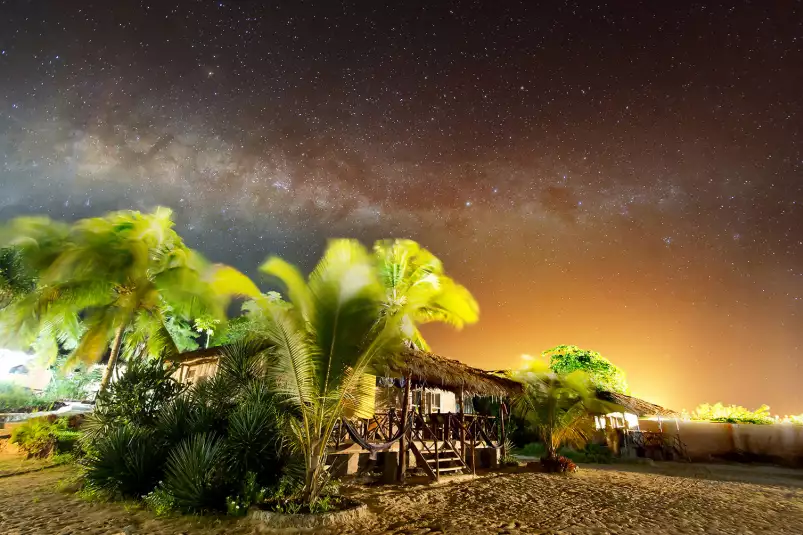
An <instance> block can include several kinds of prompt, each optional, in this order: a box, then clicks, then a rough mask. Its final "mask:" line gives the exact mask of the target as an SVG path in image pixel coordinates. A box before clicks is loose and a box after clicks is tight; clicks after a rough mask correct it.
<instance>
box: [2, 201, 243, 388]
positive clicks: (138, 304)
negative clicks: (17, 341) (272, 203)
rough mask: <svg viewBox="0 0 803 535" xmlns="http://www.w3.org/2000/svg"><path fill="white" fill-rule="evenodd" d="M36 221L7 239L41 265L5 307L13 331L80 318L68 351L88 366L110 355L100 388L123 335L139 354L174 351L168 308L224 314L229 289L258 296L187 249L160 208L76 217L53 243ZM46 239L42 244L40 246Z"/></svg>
mask: <svg viewBox="0 0 803 535" xmlns="http://www.w3.org/2000/svg"><path fill="white" fill-rule="evenodd" d="M36 221H37V222H38V223H39V224H37V225H35V226H34V225H31V224H29V223H26V221H22V222H20V223H17V224H14V223H12V231H13V229H14V228H16V229H17V230H18V231H20V230H28V231H29V232H28V234H27V235H25V234H20V233H17V235H16V236H15V239H14V242H13V243H14V244H15V245H18V246H19V247H21V251H22V252H23V255H25V254H28V255H29V256H30V258H31V265H35V266H37V267H38V270H39V283H38V284H37V287H36V289H35V291H34V292H32V293H31V294H30V295H29V296H27V297H26V298H24V299H22V300H21V301H19V303H17V304H16V305H14V307H12V308H13V310H12V314H11V315H10V317H11V318H12V322H11V328H12V329H13V328H14V327H19V328H20V329H19V330H27V332H28V333H29V334H33V335H35V336H38V333H40V332H41V331H42V330H43V328H44V327H47V326H50V325H53V324H54V323H55V322H56V321H57V320H59V319H61V318H71V319H74V318H77V317H79V316H80V317H81V318H82V320H83V325H84V332H83V333H82V335H81V337H80V343H79V344H78V346H77V347H76V348H75V350H74V352H73V355H74V357H75V358H78V359H80V360H82V361H84V362H88V363H94V362H97V361H99V360H100V359H101V358H102V357H103V355H104V354H105V353H106V351H107V350H108V351H109V360H108V364H107V366H106V371H105V373H104V375H103V379H102V381H101V387H100V389H101V391H103V390H104V389H105V388H106V386H107V385H108V383H109V380H110V379H111V377H112V373H113V372H114V368H115V365H116V363H117V359H118V357H119V354H120V350H121V347H122V345H123V337H124V335H126V333H127V339H126V344H127V345H128V346H129V347H130V348H135V349H136V351H137V352H139V353H144V354H147V355H171V354H174V353H176V352H177V350H176V347H175V344H174V342H173V340H172V338H171V337H170V334H169V332H168V330H167V325H166V322H167V314H166V312H167V311H168V310H170V311H172V313H173V314H175V315H176V316H178V317H182V318H186V319H193V318H196V317H201V316H204V317H207V316H208V317H215V318H225V308H226V305H227V303H228V298H229V296H230V295H231V294H234V293H241V294H244V295H258V293H259V292H258V290H257V289H256V287H255V286H254V285H253V283H251V281H250V280H248V279H247V277H245V276H244V275H242V274H241V273H239V272H238V271H236V270H234V269H233V268H230V267H224V266H210V265H209V264H207V262H206V261H205V260H204V259H203V258H202V257H201V256H200V255H199V254H198V253H196V252H195V251H193V250H192V249H190V248H188V247H187V246H186V245H184V243H183V241H182V239H181V237H180V236H179V235H178V234H177V233H176V232H175V231H174V230H173V221H172V219H171V211H170V210H169V209H166V208H157V209H156V210H155V211H154V212H153V213H150V214H142V213H140V212H135V211H120V212H113V213H110V214H107V215H106V216H104V217H99V218H91V219H84V220H80V221H78V222H77V223H75V224H74V225H73V226H72V227H70V228H69V229H68V231H67V232H66V233H63V232H62V237H61V239H60V240H58V241H54V240H52V235H53V232H52V229H51V225H49V224H42V223H43V220H36ZM53 226H54V227H55V228H61V227H60V226H59V225H53ZM12 234H13V232H12ZM48 240H50V241H48ZM44 242H46V243H47V247H40V243H44ZM45 253H46V254H45ZM7 329H8V327H7Z"/></svg>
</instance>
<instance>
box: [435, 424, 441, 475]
mask: <svg viewBox="0 0 803 535" xmlns="http://www.w3.org/2000/svg"><path fill="white" fill-rule="evenodd" d="M440 479H441V459H440V456H439V455H438V426H437V425H436V426H435V481H440Z"/></svg>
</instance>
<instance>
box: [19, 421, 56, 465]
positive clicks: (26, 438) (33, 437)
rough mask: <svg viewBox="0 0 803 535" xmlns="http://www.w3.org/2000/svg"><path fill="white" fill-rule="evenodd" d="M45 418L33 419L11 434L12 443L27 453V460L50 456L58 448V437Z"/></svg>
mask: <svg viewBox="0 0 803 535" xmlns="http://www.w3.org/2000/svg"><path fill="white" fill-rule="evenodd" d="M51 427H52V426H51V425H50V423H49V422H48V421H47V420H46V419H44V418H31V419H30V420H27V421H26V422H25V423H24V424H22V425H21V426H19V427H16V428H14V430H13V431H12V432H11V443H12V444H16V445H17V446H18V447H19V449H21V450H22V451H23V452H25V455H26V457H27V458H29V459H30V458H34V457H36V458H41V457H47V456H48V455H50V454H51V453H52V452H53V450H54V449H55V448H56V437H55V436H54V435H53V433H52V432H51Z"/></svg>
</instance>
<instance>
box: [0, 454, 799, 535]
mask: <svg viewBox="0 0 803 535" xmlns="http://www.w3.org/2000/svg"><path fill="white" fill-rule="evenodd" d="M71 474H72V469H71V468H69V467H58V468H53V469H48V470H44V471H41V472H34V473H28V474H23V475H15V476H12V477H6V478H2V479H0V533H2V534H4V535H34V534H35V535H49V534H54V535H79V534H81V535H84V534H87V535H107V534H108V535H117V534H127V535H145V534H154V535H177V534H182V533H184V534H188V535H189V534H198V535H212V534H231V535H238V534H251V533H256V532H257V531H256V529H255V527H254V526H252V525H250V524H249V523H248V522H247V521H244V520H241V521H237V520H234V519H230V518H226V517H220V518H216V517H174V518H167V519H157V518H155V517H154V516H153V515H152V514H151V513H149V512H148V511H145V510H142V509H141V508H140V507H138V506H136V505H134V504H102V503H87V502H84V501H82V500H80V499H79V498H77V497H75V496H74V495H70V494H65V493H63V492H60V491H59V490H57V486H58V482H59V481H60V480H63V479H65V478H67V477H69V476H70V475H71ZM349 493H350V494H353V495H354V496H355V497H357V498H359V499H361V500H362V501H365V502H366V503H368V505H369V508H370V510H371V513H372V514H371V515H370V516H369V517H368V518H367V519H366V520H365V521H364V522H362V523H361V525H359V526H350V527H344V528H341V529H339V530H334V531H331V532H330V533H344V534H345V533H347V534H351V535H378V534H386V535H390V534H394V535H401V534H406V535H413V534H420V535H424V534H432V535H435V534H438V533H444V534H447V533H448V534H462V533H471V534H475V533H476V534H486V533H488V534H524V533H528V534H529V533H549V534H558V533H565V534H592V533H593V534H603V533H617V534H680V533H710V534H726V533H727V534H731V533H732V534H751V533H755V534H787V533H789V534H803V472H801V471H792V470H784V469H779V468H769V467H741V466H713V465H682V464H674V463H659V464H658V465H656V466H630V465H627V466H623V465H615V466H594V467H590V466H586V467H582V468H581V470H580V472H578V473H577V474H574V475H571V476H559V475H547V474H538V473H510V474H499V473H496V474H488V475H484V476H481V477H476V478H461V479H460V480H456V481H452V482H445V483H442V484H439V485H425V486H416V487H402V488H400V487H373V488H366V487H355V488H352V489H350V490H349Z"/></svg>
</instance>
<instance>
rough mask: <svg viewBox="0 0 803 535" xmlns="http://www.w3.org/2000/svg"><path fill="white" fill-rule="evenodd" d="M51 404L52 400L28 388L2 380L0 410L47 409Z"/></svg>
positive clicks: (0, 385)
mask: <svg viewBox="0 0 803 535" xmlns="http://www.w3.org/2000/svg"><path fill="white" fill-rule="evenodd" d="M50 405H52V402H50V401H49V400H47V399H45V398H42V397H40V396H37V395H36V394H34V393H33V392H32V391H31V390H30V389H28V388H23V387H21V386H19V385H16V384H14V383H10V382H6V381H0V412H17V411H20V410H24V409H36V410H46V409H48V408H49V407H50Z"/></svg>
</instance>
